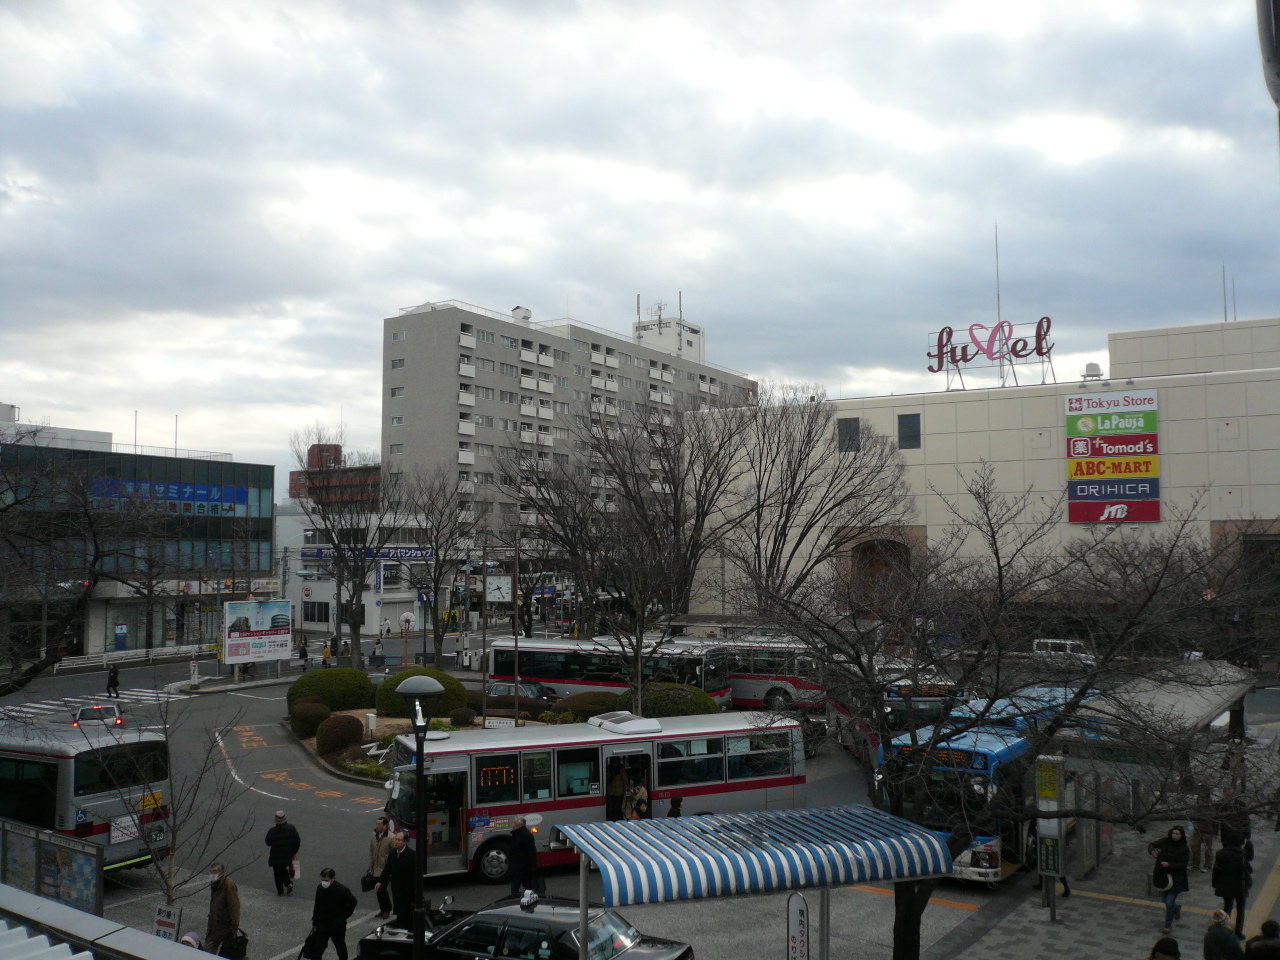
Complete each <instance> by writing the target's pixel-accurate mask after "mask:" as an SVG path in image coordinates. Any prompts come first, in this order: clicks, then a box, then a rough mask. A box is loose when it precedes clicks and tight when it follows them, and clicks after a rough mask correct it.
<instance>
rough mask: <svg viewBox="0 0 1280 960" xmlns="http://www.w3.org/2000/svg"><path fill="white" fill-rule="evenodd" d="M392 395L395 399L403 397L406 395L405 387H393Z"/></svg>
mask: <svg viewBox="0 0 1280 960" xmlns="http://www.w3.org/2000/svg"><path fill="white" fill-rule="evenodd" d="M391 396H392V398H393V399H394V398H395V397H403V396H404V387H392V388H391Z"/></svg>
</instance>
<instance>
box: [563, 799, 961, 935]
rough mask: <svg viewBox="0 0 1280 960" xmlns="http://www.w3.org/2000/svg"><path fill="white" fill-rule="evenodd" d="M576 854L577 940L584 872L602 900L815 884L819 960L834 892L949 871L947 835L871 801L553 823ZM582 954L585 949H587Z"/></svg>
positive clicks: (620, 902)
mask: <svg viewBox="0 0 1280 960" xmlns="http://www.w3.org/2000/svg"><path fill="white" fill-rule="evenodd" d="M558 829H559V832H560V833H561V834H562V835H563V836H564V837H565V838H567V840H568V841H569V842H570V843H571V844H572V845H573V847H574V849H576V850H577V851H578V853H579V855H580V856H579V874H578V900H579V903H580V905H581V910H582V914H581V918H580V926H581V929H580V931H579V936H578V942H579V944H580V946H581V948H582V949H583V950H585V947H586V944H587V870H588V864H589V862H594V863H595V865H596V866H597V867H598V868H599V870H600V876H601V879H602V880H603V882H604V902H605V905H606V906H609V907H616V906H625V905H627V904H633V903H659V902H663V901H668V900H696V899H702V898H706V897H726V896H740V895H743V894H755V893H776V892H780V891H783V890H801V889H805V888H811V887H816V888H818V890H819V897H820V899H819V923H818V927H819V931H820V933H819V939H818V947H819V954H818V955H819V957H820V960H827V958H828V957H830V922H829V921H830V916H831V899H830V896H831V888H832V887H833V886H843V885H846V884H855V883H874V882H876V881H897V880H924V879H928V878H931V877H943V876H947V875H948V874H950V872H951V854H950V853H949V852H948V850H947V844H946V838H945V836H944V835H943V834H940V833H936V832H934V831H932V830H927V829H925V828H924V827H922V826H920V825H919V824H917V823H912V822H910V821H909V820H903V819H902V818H900V817H894V816H890V815H889V814H887V813H884V812H883V811H880V810H876V809H874V808H873V807H867V806H862V805H860V804H843V805H840V806H831V807H815V808H810V809H800V810H796V809H787V810H765V811H754V812H750V813H728V814H718V815H702V816H688V817H669V818H667V819H663V820H618V821H612V822H606V823H574V824H566V825H564V826H561V827H559V828H558ZM584 955H585V954H584Z"/></svg>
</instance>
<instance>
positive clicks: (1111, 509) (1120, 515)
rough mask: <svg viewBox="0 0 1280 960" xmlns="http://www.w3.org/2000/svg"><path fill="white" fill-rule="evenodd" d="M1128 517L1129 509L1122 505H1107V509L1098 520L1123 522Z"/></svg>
mask: <svg viewBox="0 0 1280 960" xmlns="http://www.w3.org/2000/svg"><path fill="white" fill-rule="evenodd" d="M1128 515H1129V507H1128V505H1127V504H1124V503H1109V504H1107V508H1106V509H1105V510H1103V511H1102V516H1101V517H1099V518H1098V519H1099V520H1101V521H1106V520H1123V519H1124V518H1125V517H1127V516H1128Z"/></svg>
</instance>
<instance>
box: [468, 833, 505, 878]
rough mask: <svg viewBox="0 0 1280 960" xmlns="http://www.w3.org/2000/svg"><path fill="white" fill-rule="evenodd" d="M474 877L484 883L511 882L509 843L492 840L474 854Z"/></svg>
mask: <svg viewBox="0 0 1280 960" xmlns="http://www.w3.org/2000/svg"><path fill="white" fill-rule="evenodd" d="M476 876H477V877H478V878H479V879H480V880H481V881H482V882H484V883H510V882H511V841H510V840H494V841H492V842H490V843H486V844H485V845H484V846H483V847H481V848H480V852H479V853H478V854H476Z"/></svg>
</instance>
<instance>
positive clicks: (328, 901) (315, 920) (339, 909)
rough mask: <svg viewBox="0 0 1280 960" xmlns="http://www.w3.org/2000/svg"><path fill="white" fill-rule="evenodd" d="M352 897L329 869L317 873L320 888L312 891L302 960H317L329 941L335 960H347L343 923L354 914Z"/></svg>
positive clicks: (353, 899)
mask: <svg viewBox="0 0 1280 960" xmlns="http://www.w3.org/2000/svg"><path fill="white" fill-rule="evenodd" d="M356 902H357V901H356V895H355V894H354V893H352V892H351V891H350V890H349V889H347V888H346V887H345V886H343V885H342V884H340V883H339V882H338V875H337V873H335V872H334V869H333V867H325V868H324V869H323V870H321V871H320V885H319V886H318V887H316V903H315V906H314V907H313V908H312V910H311V926H312V927H314V928H315V933H314V935H313V936H311V937H308V938H307V946H308V947H310V948H311V949H310V950H308V951H307V957H306V960H320V958H321V957H323V956H324V951H325V949H326V948H327V947H328V946H329V941H330V940H332V941H333V948H334V949H335V950H336V951H337V952H338V960H347V921H348V920H350V919H351V915H352V914H353V913H355V912H356Z"/></svg>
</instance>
